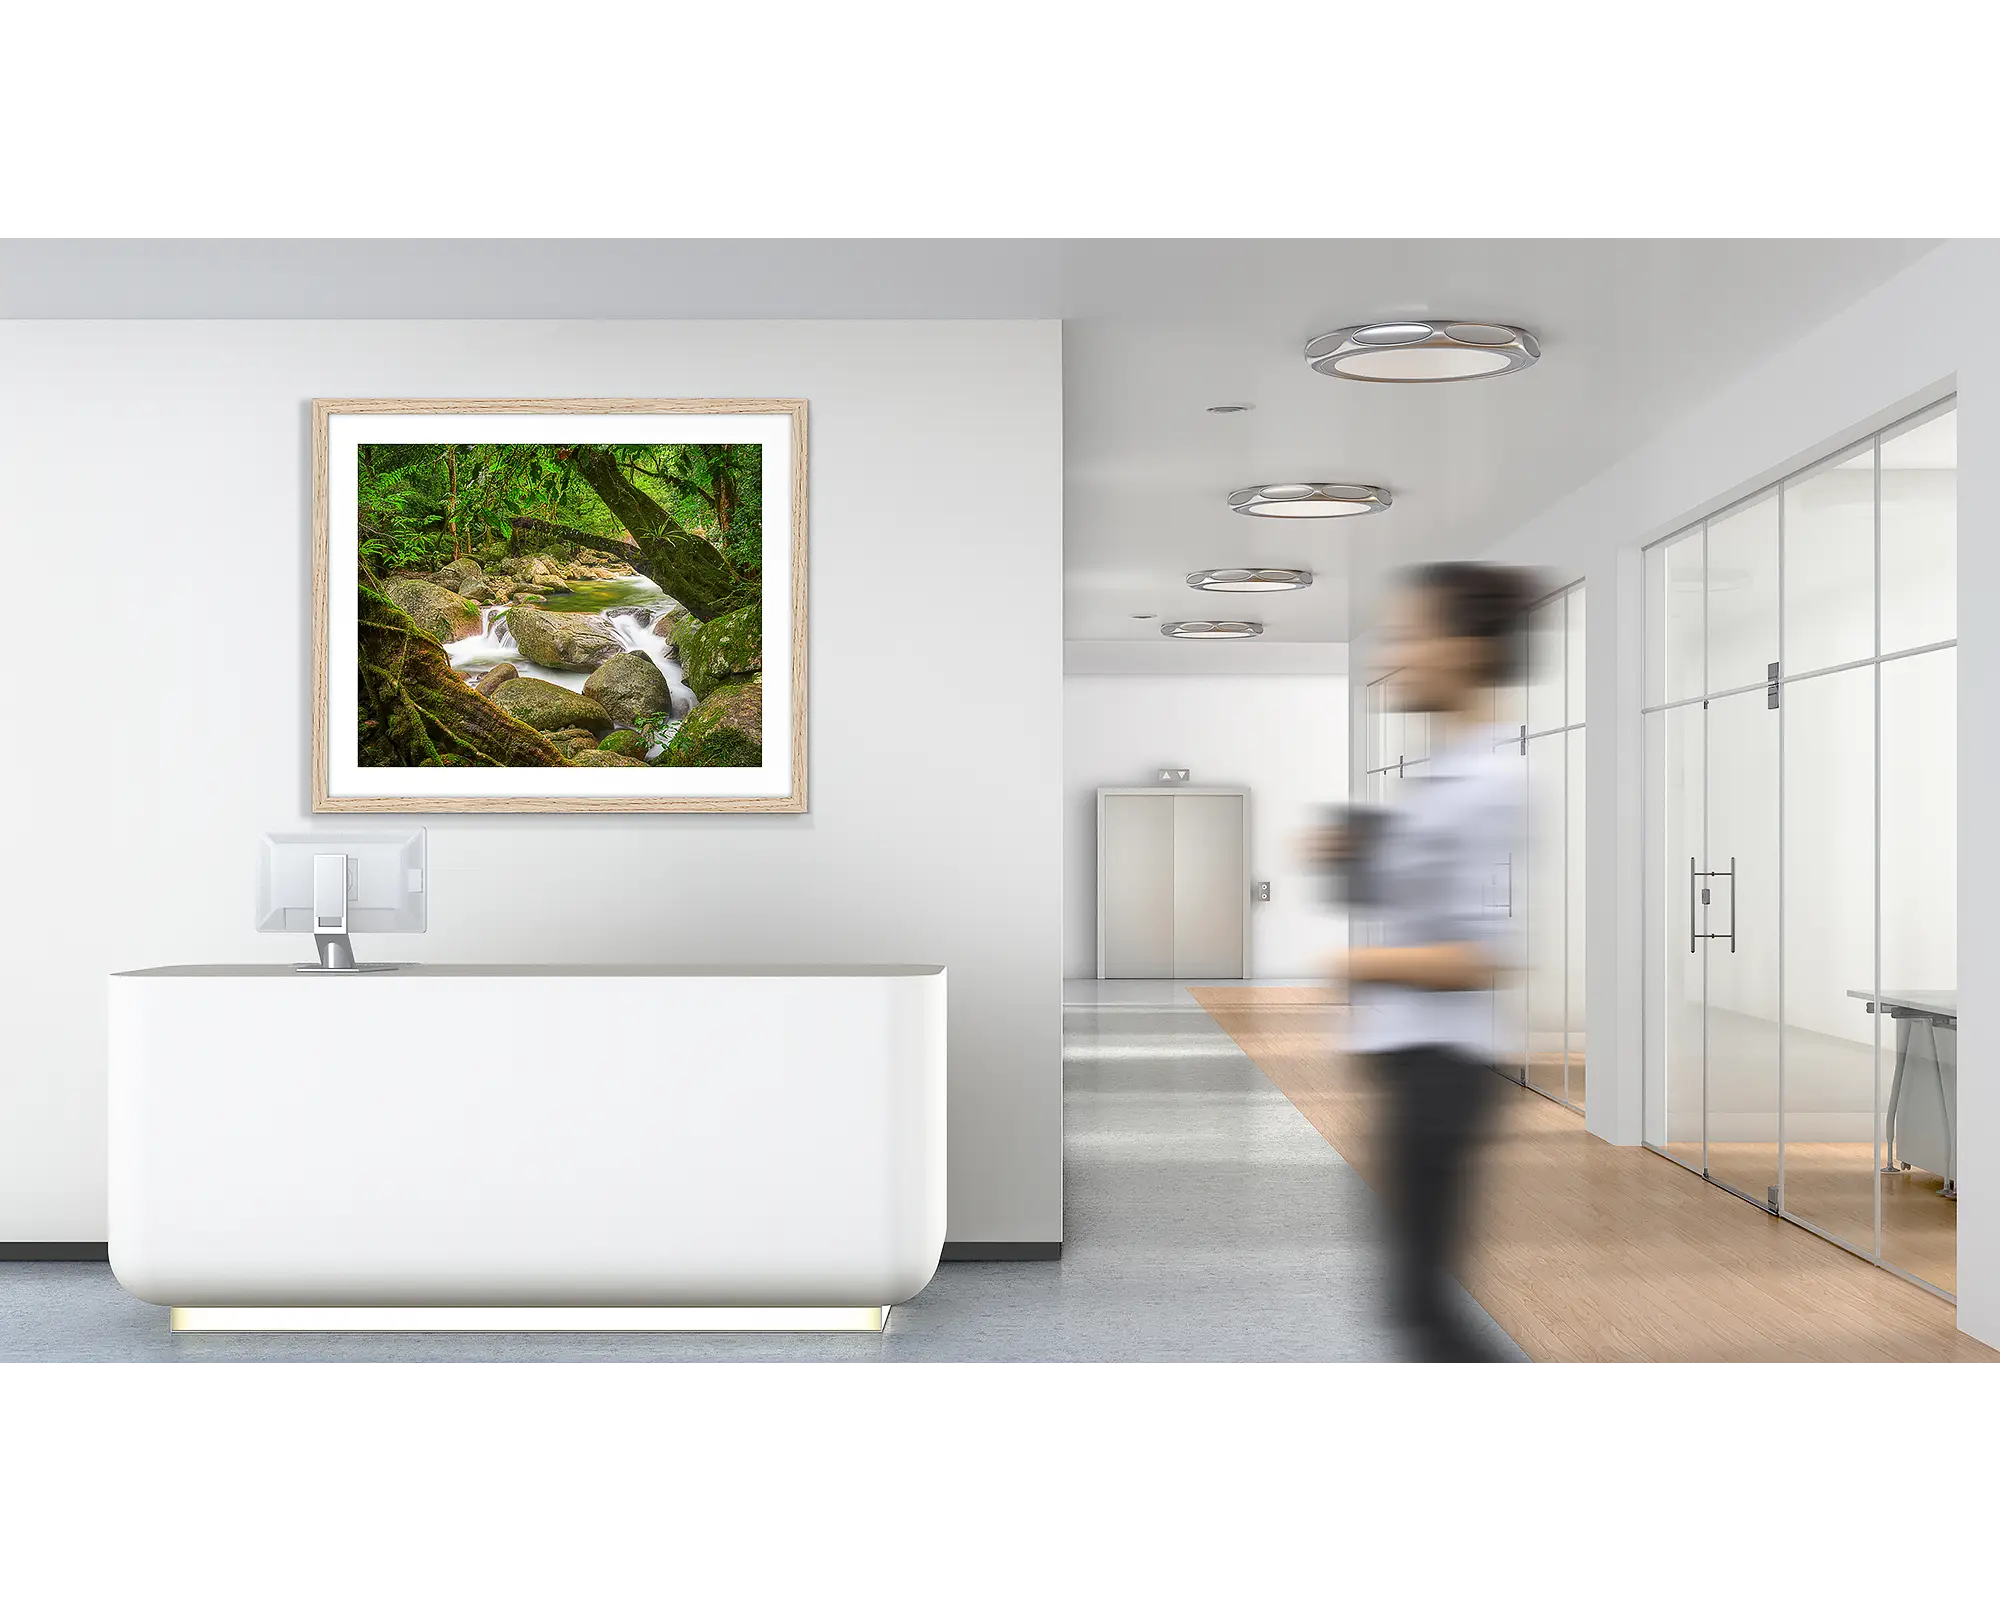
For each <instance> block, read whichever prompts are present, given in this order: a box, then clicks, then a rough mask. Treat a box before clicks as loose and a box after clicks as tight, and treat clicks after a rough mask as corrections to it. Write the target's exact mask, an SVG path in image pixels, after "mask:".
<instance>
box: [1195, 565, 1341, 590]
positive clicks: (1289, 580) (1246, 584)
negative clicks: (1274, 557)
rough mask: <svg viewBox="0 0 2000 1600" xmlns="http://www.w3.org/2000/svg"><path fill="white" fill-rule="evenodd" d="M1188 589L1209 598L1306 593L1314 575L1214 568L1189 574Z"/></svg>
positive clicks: (1290, 570) (1276, 569)
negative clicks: (1201, 591) (1281, 591)
mask: <svg viewBox="0 0 2000 1600" xmlns="http://www.w3.org/2000/svg"><path fill="white" fill-rule="evenodd" d="M1187 581H1188V587H1189V588H1190V589H1206V590H1208V591H1209V592H1210V593H1212V594H1263V593H1266V592H1267V591H1269V590H1272V589H1309V588H1311V587H1312V581H1313V575H1312V574H1311V573H1310V572H1307V571H1305V570H1304V569H1303V568H1301V567H1217V568H1215V569H1214V570H1213V571H1209V572H1190V573H1189V574H1188V580H1187Z"/></svg>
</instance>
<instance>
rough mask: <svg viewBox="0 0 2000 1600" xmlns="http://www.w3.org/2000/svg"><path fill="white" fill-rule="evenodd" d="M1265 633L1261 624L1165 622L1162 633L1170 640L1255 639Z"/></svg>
mask: <svg viewBox="0 0 2000 1600" xmlns="http://www.w3.org/2000/svg"><path fill="white" fill-rule="evenodd" d="M1263 631H1264V624H1263V623H1261V622H1163V623H1161V624H1160V632H1162V633H1164V634H1165V635H1166V636H1167V637H1168V638H1169V639H1254V638H1256V637H1257V635H1258V634H1260V633H1262V632H1263Z"/></svg>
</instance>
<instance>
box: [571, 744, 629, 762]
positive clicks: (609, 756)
mask: <svg viewBox="0 0 2000 1600" xmlns="http://www.w3.org/2000/svg"><path fill="white" fill-rule="evenodd" d="M570 760H571V762H573V763H574V764H575V765H577V766H579V767H643V766H644V765H645V764H646V763H645V762H643V761H641V760H640V759H639V758H638V757H637V756H621V755H619V754H617V753H616V752H615V751H611V750H606V749H605V748H604V747H603V746H601V745H600V746H599V747H598V748H597V749H595V750H584V751H580V752H579V753H577V754H576V755H573V756H571V757H570Z"/></svg>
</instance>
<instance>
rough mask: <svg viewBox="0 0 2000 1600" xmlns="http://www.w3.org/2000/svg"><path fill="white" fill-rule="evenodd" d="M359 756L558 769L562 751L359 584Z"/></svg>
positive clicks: (418, 763)
mask: <svg viewBox="0 0 2000 1600" xmlns="http://www.w3.org/2000/svg"><path fill="white" fill-rule="evenodd" d="M360 591H361V592H360V596H359V602H360V619H359V620H360V627H359V637H358V639H357V642H356V661H357V664H358V666H359V669H360V680H361V681H360V685H359V689H360V703H359V708H358V709H359V712H360V716H359V724H360V725H359V729H358V737H359V741H360V747H359V748H360V761H361V765H363V766H365V767H564V766H568V765H569V764H570V763H569V762H568V761H567V760H566V759H565V758H564V756H563V754H562V752H561V751H559V750H557V749H556V747H555V746H554V745H552V744H550V743H549V741H548V740H547V739H545V738H543V737H542V736H541V734H539V733H537V732H536V731H535V730H534V729H533V728H531V727H529V726H528V725H527V724H526V723H524V722H517V721H515V720H514V718H512V717H510V716H508V715H507V713H506V712H504V711H502V710H501V709H500V708H499V707H498V706H496V705H495V704H494V703H493V702H492V701H491V700H489V699H487V698H486V696H484V695H482V694H480V693H479V692H478V691H477V690H475V689H474V688H472V687H471V686H470V685H469V684H467V683H464V682H462V681H461V680H460V678H459V676H458V674H457V673H455V672H453V671H452V670H451V659H450V657H448V656H447V655H446V654H445V653H444V649H443V647H442V646H441V645H439V644H438V643H437V641H436V640H434V639H432V638H430V637H429V636H427V635H425V634H421V633H419V632H417V630H416V628H415V627H414V626H413V625H412V624H411V622H410V619H409V617H408V616H407V615H406V614H405V613H404V612H402V611H400V610H398V609H397V608H396V607H395V606H393V605H391V604H390V603H389V601H387V600H386V599H384V598H383V597H382V596H381V595H379V594H377V593H376V592H375V591H374V590H373V589H371V588H370V587H369V586H368V585H367V584H366V583H363V584H361V586H360Z"/></svg>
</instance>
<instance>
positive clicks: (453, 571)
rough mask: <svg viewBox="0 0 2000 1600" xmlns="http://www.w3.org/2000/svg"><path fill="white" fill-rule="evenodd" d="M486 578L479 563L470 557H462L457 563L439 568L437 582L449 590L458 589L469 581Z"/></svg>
mask: <svg viewBox="0 0 2000 1600" xmlns="http://www.w3.org/2000/svg"><path fill="white" fill-rule="evenodd" d="M483 576H485V574H484V573H482V572H481V571H480V569H479V563H478V562H477V561H474V560H473V559H472V558H471V557H470V556H460V557H459V558H458V559H457V560H456V561H453V562H451V563H449V564H448V565H446V566H442V567H439V568H438V573H437V581H438V582H439V583H441V584H443V585H444V586H445V587H446V588H447V589H457V588H459V587H460V586H462V585H463V584H464V583H466V582H467V581H468V580H469V579H472V578H478V577H483Z"/></svg>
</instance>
